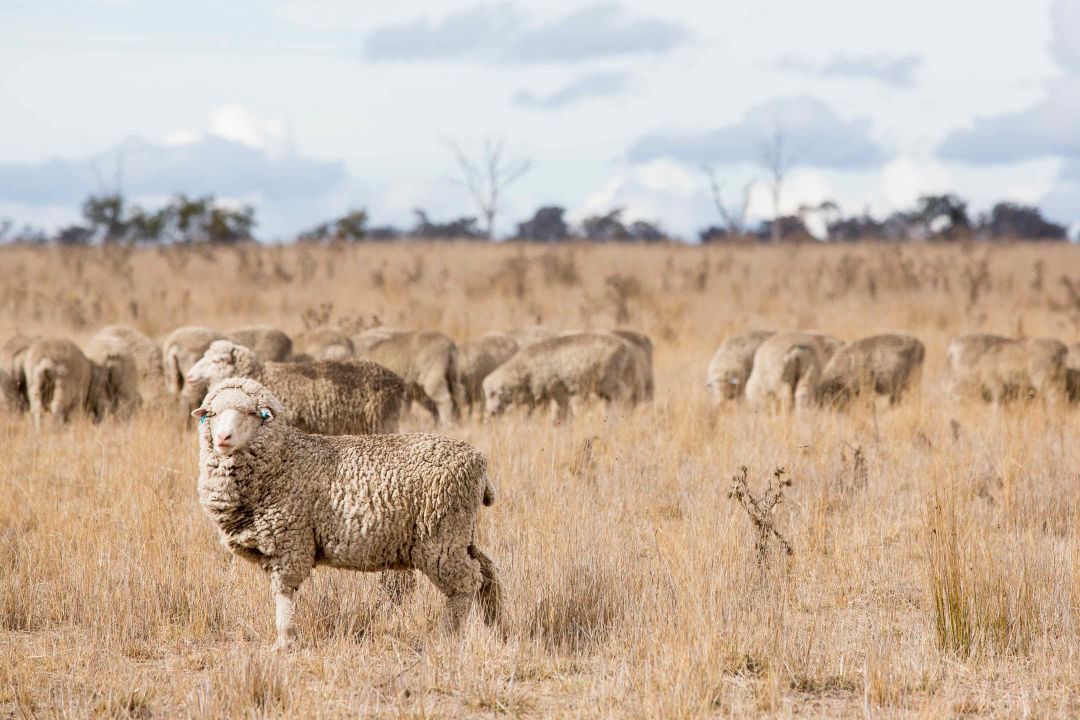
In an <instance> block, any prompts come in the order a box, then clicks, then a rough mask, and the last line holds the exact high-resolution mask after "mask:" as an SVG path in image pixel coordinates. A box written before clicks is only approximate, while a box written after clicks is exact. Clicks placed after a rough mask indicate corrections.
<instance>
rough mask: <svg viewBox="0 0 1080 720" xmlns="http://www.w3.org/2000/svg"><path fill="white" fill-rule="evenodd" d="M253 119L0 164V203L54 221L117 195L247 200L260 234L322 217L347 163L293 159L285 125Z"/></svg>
mask: <svg viewBox="0 0 1080 720" xmlns="http://www.w3.org/2000/svg"><path fill="white" fill-rule="evenodd" d="M252 117H253V116H251V115H250V114H249V113H246V111H239V110H238V109H237V108H235V107H231V108H226V109H225V111H224V112H216V113H215V114H214V115H213V116H212V117H211V121H210V130H209V131H207V132H203V133H199V132H191V131H178V132H176V133H173V134H172V135H170V136H169V137H168V138H167V139H166V141H165V142H162V143H156V142H151V141H148V140H145V139H142V138H138V137H132V138H129V139H127V140H125V141H123V142H121V143H119V144H118V145H116V146H114V147H112V148H110V149H108V150H106V151H104V152H101V153H98V154H96V155H94V156H92V157H89V158H84V159H53V160H48V161H46V162H42V163H11V162H8V163H0V204H4V205H7V206H10V207H16V206H17V207H28V208H40V209H42V210H44V209H46V208H51V210H50V211H49V213H50V215H48V216H49V217H52V216H59V214H58V213H57V212H56V208H60V207H78V205H79V203H81V202H82V201H83V200H84V199H85V198H86V197H87V196H88V195H90V194H92V193H98V192H103V191H105V192H111V191H113V190H116V189H119V190H120V191H122V192H123V193H124V194H125V195H126V196H127V197H128V198H130V199H131V200H134V201H137V202H145V203H147V204H151V205H152V204H153V201H160V200H161V199H163V198H166V197H169V196H171V195H173V194H175V193H178V192H182V193H187V194H191V195H204V194H213V195H215V196H217V197H218V198H222V199H225V200H229V199H232V200H234V201H238V202H248V203H251V204H254V205H255V206H256V208H257V209H258V215H259V218H260V230H261V231H263V232H264V233H289V232H294V231H296V230H298V229H301V228H303V227H305V226H306V225H307V224H308V223H309V222H314V221H316V220H320V219H324V214H325V212H326V211H327V207H326V203H327V200H328V199H330V198H332V197H333V194H334V193H335V191H336V190H337V189H338V188H340V187H341V186H342V185H343V184H344V182H345V181H346V180H347V175H346V172H345V167H344V165H343V164H342V163H339V162H324V161H320V160H312V159H309V158H304V157H301V156H299V155H297V154H296V153H295V152H293V151H292V150H291V149H288V148H289V147H290V146H291V143H290V142H289V141H288V139H287V133H286V132H285V131H284V125H283V124H278V123H275V122H270V121H267V122H262V121H258V122H253V121H252ZM36 215H37V216H38V217H42V216H43V214H42V213H37V214H36Z"/></svg>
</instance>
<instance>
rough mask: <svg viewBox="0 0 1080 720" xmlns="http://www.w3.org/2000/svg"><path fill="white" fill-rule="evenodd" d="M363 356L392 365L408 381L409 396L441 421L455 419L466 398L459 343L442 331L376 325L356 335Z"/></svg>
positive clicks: (408, 398) (409, 398)
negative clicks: (408, 329)
mask: <svg viewBox="0 0 1080 720" xmlns="http://www.w3.org/2000/svg"><path fill="white" fill-rule="evenodd" d="M353 347H355V348H357V350H358V355H359V356H360V357H364V358H367V359H369V360H374V361H375V362H377V363H380V364H382V365H385V366H386V367H388V368H390V369H391V370H393V371H394V372H396V373H397V374H398V375H400V376H401V378H402V379H403V380H404V381H405V384H406V386H407V387H408V392H407V394H406V398H407V400H408V401H409V402H415V403H417V404H419V405H420V406H421V407H423V408H424V409H425V410H427V411H428V412H430V413H431V414H432V416H433V417H435V418H437V419H438V421H439V422H440V423H443V424H446V423H450V422H452V421H453V420H454V419H455V418H456V417H457V416H458V414H459V412H460V410H461V408H462V406H463V405H464V402H465V393H464V391H463V389H462V386H461V377H460V376H459V372H458V349H457V345H456V344H455V343H454V341H453V340H451V339H450V338H449V337H447V336H446V335H444V334H442V333H440V332H421V331H401V330H387V329H382V328H375V329H373V330H368V331H366V332H364V333H362V334H361V335H359V336H357V338H355V339H354V342H353Z"/></svg>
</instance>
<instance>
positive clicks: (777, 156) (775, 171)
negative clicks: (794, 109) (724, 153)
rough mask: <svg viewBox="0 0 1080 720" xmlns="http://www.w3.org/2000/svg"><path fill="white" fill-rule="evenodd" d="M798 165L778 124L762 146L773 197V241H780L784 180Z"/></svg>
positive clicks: (764, 166) (764, 164)
mask: <svg viewBox="0 0 1080 720" xmlns="http://www.w3.org/2000/svg"><path fill="white" fill-rule="evenodd" d="M797 163H798V156H797V155H796V154H794V153H792V152H791V151H790V150H789V149H788V148H787V146H786V143H785V137H784V130H783V128H782V127H781V126H780V124H779V123H778V124H777V125H776V127H775V128H774V130H773V134H772V137H771V138H770V139H769V140H768V141H767V142H765V143H764V144H763V145H762V148H761V167H762V168H763V169H764V170H765V173H766V174H767V175H768V186H769V194H770V195H771V196H772V204H773V223H772V240H773V242H776V241H777V240H779V239H780V234H781V233H780V217H781V213H780V201H781V198H782V196H783V190H784V180H785V179H786V178H787V174H788V172H789V171H790V170H791V168H793V167H794V166H795V165H796V164H797Z"/></svg>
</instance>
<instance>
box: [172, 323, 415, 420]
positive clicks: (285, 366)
mask: <svg viewBox="0 0 1080 720" xmlns="http://www.w3.org/2000/svg"><path fill="white" fill-rule="evenodd" d="M230 377H241V378H251V379H253V380H257V381H258V382H260V383H264V384H265V385H266V386H267V387H269V388H270V390H271V391H272V392H273V393H274V394H276V395H277V396H278V397H279V398H281V400H282V401H283V402H284V403H286V405H287V407H288V408H289V417H288V418H287V420H288V422H289V424H291V425H295V426H296V427H298V428H300V429H301V430H305V431H308V432H318V433H322V434H323V435H369V434H373V433H391V432H397V427H398V419H399V417H400V415H401V406H402V402H403V399H404V396H405V383H404V382H402V380H401V378H399V377H398V376H397V375H395V374H394V373H392V372H391V371H389V370H387V369H386V368H384V367H382V366H381V365H378V364H376V363H373V362H369V361H366V360H354V361H350V362H347V363H339V362H331V361H326V362H308V363H275V362H262V361H261V360H260V359H259V358H258V357H256V355H255V353H254V352H252V351H251V349H249V348H246V347H244V346H242V345H237V344H236V343H233V342H229V341H228V340H215V341H214V342H213V343H211V344H210V347H209V348H207V350H206V353H205V354H204V355H203V356H202V358H201V359H200V360H199V361H198V362H197V363H195V364H194V365H192V366H191V369H190V370H188V373H187V381H188V383H190V384H191V385H192V386H198V385H203V386H207V387H211V386H213V385H214V384H215V383H217V382H220V381H222V380H224V379H226V378H230Z"/></svg>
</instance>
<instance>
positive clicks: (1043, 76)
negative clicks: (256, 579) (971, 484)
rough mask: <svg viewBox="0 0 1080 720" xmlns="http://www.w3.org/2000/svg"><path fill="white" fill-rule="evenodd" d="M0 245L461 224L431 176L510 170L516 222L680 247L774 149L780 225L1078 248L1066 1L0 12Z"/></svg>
mask: <svg viewBox="0 0 1080 720" xmlns="http://www.w3.org/2000/svg"><path fill="white" fill-rule="evenodd" d="M0 108H3V111H2V113H0V127H2V128H3V129H4V130H5V131H4V132H0V218H10V219H12V220H15V221H17V222H18V223H20V224H21V223H32V224H34V225H39V226H44V227H47V228H55V227H57V226H60V225H62V224H65V223H69V222H73V221H75V220H77V219H78V212H79V204H80V202H81V200H82V198H84V197H85V196H86V195H87V194H89V193H93V192H113V191H121V192H123V193H124V194H125V195H126V196H127V197H129V198H131V199H133V200H134V201H136V202H138V203H140V204H143V205H145V206H148V207H152V206H154V205H155V204H160V203H162V202H164V201H165V199H167V198H168V197H169V196H170V195H172V194H173V193H176V192H185V193H188V194H206V193H213V194H214V195H216V196H217V197H219V198H221V199H222V200H223V201H224V202H227V203H230V204H236V205H241V204H251V205H254V206H255V207H256V208H257V210H258V217H259V223H260V224H259V227H258V232H259V234H260V236H262V237H264V238H267V239H275V238H285V237H289V236H291V235H293V234H295V233H296V232H298V231H302V230H304V229H307V228H310V227H312V226H313V225H315V224H317V223H319V222H321V221H323V220H327V219H330V218H332V217H334V216H337V215H340V214H342V213H344V212H345V211H347V210H349V209H353V208H365V209H367V211H368V213H369V215H370V217H371V221H372V222H373V223H374V224H379V225H381V224H396V225H402V226H409V225H411V224H412V223H413V221H414V215H413V210H414V209H415V208H424V209H425V210H426V211H427V212H428V214H429V215H430V216H431V217H433V218H436V219H450V218H454V217H459V216H462V215H476V214H477V212H476V209H475V208H474V207H473V206H472V204H471V199H470V196H469V194H468V192H467V191H466V189H465V188H464V187H462V185H461V184H460V183H459V182H457V181H456V178H457V175H458V172H457V168H456V165H455V160H454V155H453V154H452V152H451V151H450V149H449V145H450V144H451V143H457V144H458V145H460V146H462V147H463V148H465V149H466V150H467V151H468V152H469V153H478V152H479V149H480V148H481V147H482V144H483V142H484V141H485V139H488V138H498V139H502V140H504V141H505V145H506V148H507V153H508V156H509V157H511V158H514V159H523V160H528V161H529V162H530V170H529V172H528V173H527V174H526V175H524V176H523V177H522V178H521V179H520V180H519V181H518V182H517V183H515V184H514V185H513V186H512V187H511V188H509V190H508V191H507V193H506V195H505V198H504V203H503V207H502V208H501V212H500V215H499V217H498V220H497V222H498V226H497V231H498V232H500V233H503V234H505V233H510V232H512V231H513V229H514V224H515V223H516V222H518V221H521V220H524V219H526V218H527V217H528V216H530V215H531V214H532V212H533V211H534V210H535V209H536V208H537V207H539V206H541V205H561V206H563V207H565V208H567V211H568V215H569V217H570V218H571V219H574V220H580V219H581V218H583V217H585V216H587V215H590V214H594V213H602V212H607V211H608V210H610V209H613V208H617V207H621V208H624V217H625V218H627V219H629V220H637V219H642V220H649V221H652V222H657V223H659V224H660V225H661V226H662V227H664V228H665V229H667V230H668V231H670V232H672V233H674V234H676V235H679V236H681V237H685V238H688V239H690V238H694V237H696V234H697V230H698V229H700V228H701V227H704V226H706V225H709V224H715V223H719V222H720V218H719V215H718V213H717V211H716V209H715V207H714V205H713V201H712V196H711V194H710V186H709V183H708V180H707V177H706V174H705V173H704V171H703V167H704V166H705V165H709V166H711V167H712V168H713V169H714V172H715V175H716V177H717V179H718V181H719V184H720V187H721V194H722V195H723V197H724V199H725V201H726V202H729V203H734V202H735V201H736V200H737V198H738V195H739V194H740V192H741V189H742V188H743V187H744V186H745V185H746V184H747V183H748V182H750V181H751V180H757V181H758V182H757V185H756V186H755V187H756V189H755V191H754V192H753V194H752V195H751V204H750V209H751V214H752V216H754V217H755V218H758V219H761V218H766V217H769V216H770V214H771V212H772V206H771V199H770V198H769V195H768V193H767V191H766V188H765V185H764V183H763V182H761V181H762V179H763V177H764V174H763V170H762V168H761V159H762V156H763V149H764V148H765V147H766V145H767V144H768V143H769V142H770V139H771V138H775V137H776V136H777V135H780V136H781V137H783V142H784V147H785V148H786V149H787V150H786V152H787V154H788V155H789V156H790V158H791V159H792V160H793V163H794V167H793V168H792V169H791V170H790V172H789V173H788V176H787V178H786V181H785V184H784V189H783V194H782V196H781V203H782V206H783V209H784V211H785V212H791V211H794V210H795V209H796V208H797V207H799V206H800V205H803V204H811V203H819V202H821V201H823V200H826V199H829V200H833V201H835V202H837V203H839V204H840V206H841V207H842V208H843V209H844V211H846V212H848V213H857V212H862V211H864V210H865V211H869V212H872V213H874V214H877V215H882V214H886V213H888V212H891V211H893V210H897V209H903V208H906V207H909V206H911V205H912V204H913V202H914V201H915V200H916V198H918V196H920V195H922V194H926V193H938V192H956V193H958V194H960V195H961V196H963V197H965V198H967V199H968V200H969V201H970V203H971V206H972V209H973V210H975V211H982V210H986V209H988V208H989V207H990V206H991V205H992V204H993V203H994V202H996V201H999V200H1011V201H1015V202H1022V203H1026V204H1036V205H1039V206H1040V207H1041V208H1042V209H1043V212H1044V214H1046V215H1047V216H1048V217H1050V218H1051V219H1053V220H1056V221H1058V222H1062V223H1064V224H1066V225H1068V226H1070V227H1071V228H1072V229H1073V231H1074V232H1080V0H995V1H994V2H992V3H990V2H985V0H948V1H947V2H941V0H907V1H906V2H904V3H896V2H885V1H884V0H754V1H753V2H749V1H747V0H743V1H741V2H737V1H735V0H728V1H727V2H715V1H714V2H705V1H703V0H697V1H690V0H667V2H664V3H655V2H648V1H647V0H599V1H598V2H568V1H565V0H545V2H542V3H541V2H525V1H524V0H520V1H517V0H497V1H495V2H473V1H472V0H464V1H459V0H442V1H440V2H434V1H429V0H412V1H410V2H403V3H395V4H388V3H357V2H353V1H351V0H260V1H258V2H256V1H253V0H233V2H230V3H220V2H209V1H207V0H191V1H189V2H185V3H166V2H148V1H145V0H144V1H141V2H135V1H134V0H83V1H81V2H76V1H74V0H0Z"/></svg>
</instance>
